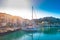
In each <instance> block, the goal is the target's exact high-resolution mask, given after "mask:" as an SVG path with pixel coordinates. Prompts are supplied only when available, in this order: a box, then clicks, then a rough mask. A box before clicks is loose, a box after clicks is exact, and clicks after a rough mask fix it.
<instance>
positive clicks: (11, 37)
mask: <svg viewBox="0 0 60 40" xmlns="http://www.w3.org/2000/svg"><path fill="white" fill-rule="evenodd" d="M58 30H60V28H40V32H34V33H33V40H60V32H58ZM0 40H32V32H31V33H29V32H25V31H17V32H13V33H11V34H8V35H5V36H0Z"/></svg>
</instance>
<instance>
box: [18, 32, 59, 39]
mask: <svg viewBox="0 0 60 40" xmlns="http://www.w3.org/2000/svg"><path fill="white" fill-rule="evenodd" d="M18 40H32V36H31V34H28V35H24V36H22V37H21V38H19V39H18ZM33 40H60V33H57V34H44V33H34V34H33Z"/></svg>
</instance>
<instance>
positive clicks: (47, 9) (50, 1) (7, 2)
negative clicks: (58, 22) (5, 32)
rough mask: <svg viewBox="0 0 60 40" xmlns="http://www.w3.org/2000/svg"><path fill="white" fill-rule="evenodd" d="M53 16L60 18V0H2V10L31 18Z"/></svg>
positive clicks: (0, 10) (0, 0) (0, 7)
mask: <svg viewBox="0 0 60 40" xmlns="http://www.w3.org/2000/svg"><path fill="white" fill-rule="evenodd" d="M32 5H33V7H34V10H33V11H34V18H41V17H46V16H53V17H57V18H60V0H0V12H5V13H8V14H11V15H16V16H21V17H23V18H28V19H31V14H32V10H31V8H32Z"/></svg>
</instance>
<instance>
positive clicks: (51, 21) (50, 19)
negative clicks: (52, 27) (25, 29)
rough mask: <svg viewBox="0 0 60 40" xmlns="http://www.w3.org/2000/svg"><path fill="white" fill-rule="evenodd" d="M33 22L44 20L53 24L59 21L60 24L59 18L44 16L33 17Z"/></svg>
mask: <svg viewBox="0 0 60 40" xmlns="http://www.w3.org/2000/svg"><path fill="white" fill-rule="evenodd" d="M34 21H35V22H40V23H41V22H42V21H46V22H48V23H51V24H54V23H59V24H60V19H59V18H55V17H44V18H40V19H35V20H34Z"/></svg>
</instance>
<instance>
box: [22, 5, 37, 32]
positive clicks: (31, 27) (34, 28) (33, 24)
mask: <svg viewBox="0 0 60 40" xmlns="http://www.w3.org/2000/svg"><path fill="white" fill-rule="evenodd" d="M31 21H32V24H31V25H29V26H27V27H26V28H24V29H23V30H24V31H28V32H32V31H33V32H36V31H37V28H36V25H35V22H34V21H33V6H32V20H31Z"/></svg>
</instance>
